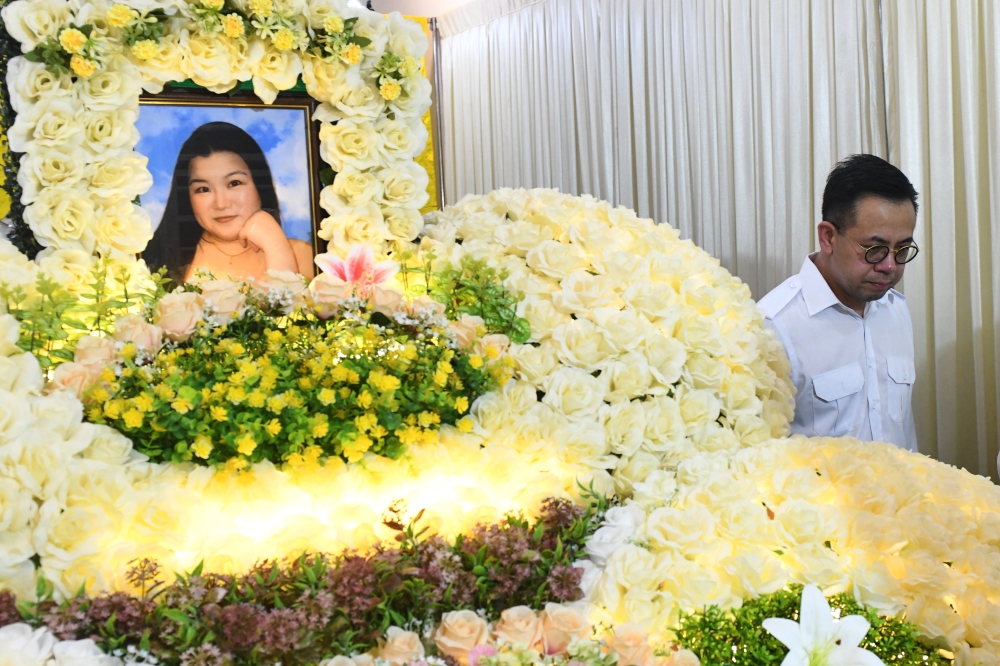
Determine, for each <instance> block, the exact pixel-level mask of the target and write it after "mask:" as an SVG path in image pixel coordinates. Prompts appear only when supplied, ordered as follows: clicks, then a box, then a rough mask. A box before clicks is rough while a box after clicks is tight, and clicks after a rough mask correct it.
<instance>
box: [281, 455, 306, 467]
mask: <svg viewBox="0 0 1000 666" xmlns="http://www.w3.org/2000/svg"><path fill="white" fill-rule="evenodd" d="M285 464H286V465H288V466H289V467H292V468H298V467H302V466H304V465H305V464H306V459H305V458H304V457H303V456H302V454H301V453H290V454H289V455H288V457H287V458H285Z"/></svg>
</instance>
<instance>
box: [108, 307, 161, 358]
mask: <svg viewBox="0 0 1000 666" xmlns="http://www.w3.org/2000/svg"><path fill="white" fill-rule="evenodd" d="M113 337H114V339H115V340H117V341H119V342H123V343H127V342H130V343H132V344H134V345H135V346H136V347H138V348H140V349H147V350H149V351H152V352H155V351H158V350H159V349H160V347H161V346H163V329H161V328H160V327H159V326H154V325H153V324H150V323H149V322H147V321H146V320H145V318H143V317H142V316H140V315H137V314H130V315H124V316H122V317H119V318H118V320H117V321H115V334H114V336H113Z"/></svg>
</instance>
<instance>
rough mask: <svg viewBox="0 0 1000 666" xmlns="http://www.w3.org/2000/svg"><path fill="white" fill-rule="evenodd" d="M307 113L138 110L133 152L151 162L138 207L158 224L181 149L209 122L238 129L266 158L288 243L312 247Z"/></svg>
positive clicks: (190, 108) (271, 109) (233, 109)
mask: <svg viewBox="0 0 1000 666" xmlns="http://www.w3.org/2000/svg"><path fill="white" fill-rule="evenodd" d="M307 113H308V112H307V111H306V110H305V109H281V108H274V107H267V108H256V107H255V108H250V107H226V106H196V105H190V106H185V105H158V104H141V105H140V106H139V121H138V122H137V123H136V127H137V128H138V130H139V137H140V138H139V143H138V145H137V146H136V147H135V149H136V150H137V151H138V152H139V153H141V154H143V155H145V156H146V157H148V158H149V171H150V173H151V174H153V186H152V187H151V188H150V189H149V191H148V192H146V194H143V195H142V198H141V202H142V207H143V208H145V209H146V212H148V213H149V217H150V218H151V219H152V220H153V228H154V229H155V228H156V226H157V225H158V224H159V223H160V218H161V217H162V216H163V209H164V207H165V206H166V203H167V195H168V194H169V191H170V182H171V179H172V178H173V171H174V166H175V165H176V163H177V155H178V154H179V153H180V151H181V145H182V144H183V143H184V142H185V141H186V140H187V138H188V137H189V136H191V132H193V131H194V130H195V129H197V128H198V127H200V126H201V125H204V124H205V123H208V122H212V121H223V122H228V123H232V124H234V125H236V126H238V127H242V128H243V129H244V130H246V132H247V133H248V134H249V135H250V136H252V137H253V138H254V139H255V140H256V141H257V143H258V144H260V147H261V149H262V150H263V151H264V154H265V155H266V156H267V162H268V165H269V166H270V167H271V175H272V177H273V178H274V186H275V189H277V191H278V203H279V205H280V207H281V218H282V226H283V227H284V229H285V234H286V235H287V236H288V237H289V238H297V239H299V240H304V241H307V242H312V236H313V227H312V199H311V197H310V195H309V157H308V152H307V150H308V149H307V146H308V141H309V137H308V136H307V134H306V123H305V119H306V114H307Z"/></svg>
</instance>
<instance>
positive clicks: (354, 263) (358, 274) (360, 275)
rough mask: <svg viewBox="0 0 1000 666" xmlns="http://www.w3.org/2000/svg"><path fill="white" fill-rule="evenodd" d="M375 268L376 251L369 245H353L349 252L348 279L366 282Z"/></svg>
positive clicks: (349, 280)
mask: <svg viewBox="0 0 1000 666" xmlns="http://www.w3.org/2000/svg"><path fill="white" fill-rule="evenodd" d="M374 268H375V252H374V251H373V250H372V249H371V248H370V247H368V246H367V245H352V246H351V251H350V252H349V253H348V254H347V281H348V282H356V283H359V282H365V281H366V277H368V276H370V275H371V273H372V269H374Z"/></svg>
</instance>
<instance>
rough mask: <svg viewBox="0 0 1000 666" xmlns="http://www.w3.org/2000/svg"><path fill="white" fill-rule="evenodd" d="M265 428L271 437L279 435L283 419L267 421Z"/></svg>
mask: <svg viewBox="0 0 1000 666" xmlns="http://www.w3.org/2000/svg"><path fill="white" fill-rule="evenodd" d="M264 430H266V431H267V434H269V435H270V436H271V437H277V436H278V433H279V432H281V421H279V420H278V419H271V420H270V421H268V422H267V425H266V426H264Z"/></svg>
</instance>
